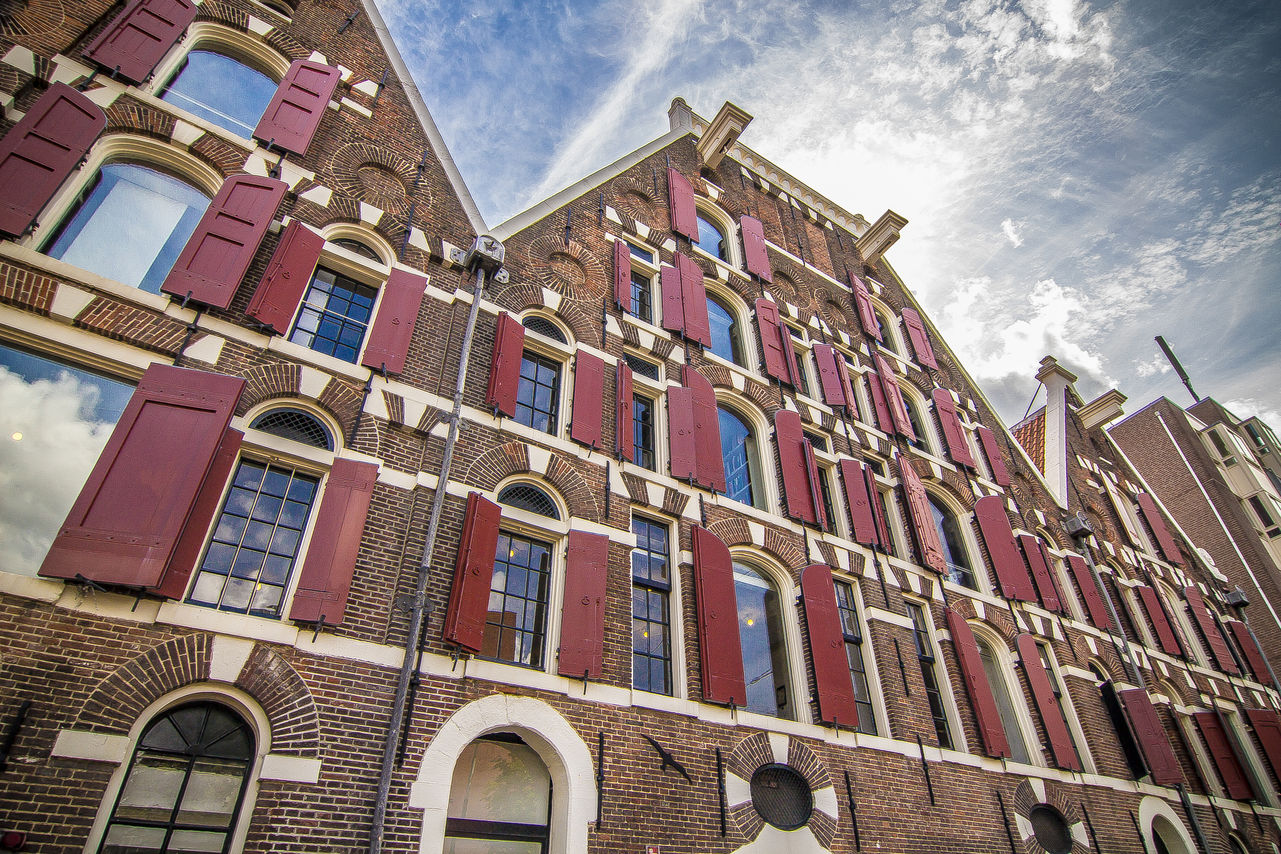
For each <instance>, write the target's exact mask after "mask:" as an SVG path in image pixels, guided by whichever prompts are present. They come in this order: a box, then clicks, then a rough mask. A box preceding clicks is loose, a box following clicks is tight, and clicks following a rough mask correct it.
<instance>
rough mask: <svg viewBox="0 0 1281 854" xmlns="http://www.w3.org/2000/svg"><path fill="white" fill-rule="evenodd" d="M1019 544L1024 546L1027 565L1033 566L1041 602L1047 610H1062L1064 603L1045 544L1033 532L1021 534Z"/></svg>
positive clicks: (1034, 580)
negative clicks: (1060, 599)
mask: <svg viewBox="0 0 1281 854" xmlns="http://www.w3.org/2000/svg"><path fill="white" fill-rule="evenodd" d="M1019 545H1021V546H1022V547H1023V557H1024V558H1026V559H1027V565H1028V566H1030V567H1031V568H1032V581H1033V582H1035V583H1036V591H1037V593H1039V594H1040V596H1041V604H1042V605H1044V606H1045V609H1046V610H1047V611H1059V610H1062V608H1063V603H1062V602H1060V601H1059V589H1058V585H1056V584H1055V583H1054V574H1053V572H1052V571H1051V569H1050V561H1049V559H1048V558H1047V557H1046V554H1045V551H1044V548H1045V546H1044V545H1043V544H1042V543H1041V541H1040V540H1038V539H1037V538H1036V537H1033V536H1032V535H1031V534H1019Z"/></svg>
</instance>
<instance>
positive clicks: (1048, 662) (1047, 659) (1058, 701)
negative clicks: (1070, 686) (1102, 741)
mask: <svg viewBox="0 0 1281 854" xmlns="http://www.w3.org/2000/svg"><path fill="white" fill-rule="evenodd" d="M1036 652H1037V654H1038V655H1039V656H1040V657H1041V666H1042V667H1044V668H1045V675H1046V676H1047V677H1049V680H1050V691H1051V692H1052V693H1053V694H1054V705H1056V706H1058V707H1059V714H1060V715H1062V716H1063V720H1064V721H1065V722H1067V731H1068V738H1070V739H1072V750H1073V752H1074V753H1076V759H1077V762H1078V763H1079V764H1080V765H1081V767H1082V768H1084V767H1086V766H1085V755H1084V754H1083V753H1082V752H1081V745H1080V744H1078V743H1077V740H1076V730H1075V729H1074V728H1073V727H1072V725H1071V723H1070V722H1071V721H1072V720H1073V716H1072V715H1069V714H1068V709H1067V707H1066V706H1065V705H1064V703H1063V685H1062V683H1061V682H1060V681H1059V674H1058V671H1057V670H1056V669H1055V667H1054V658H1053V656H1051V655H1050V650H1049V648H1048V647H1047V646H1046V645H1045V644H1044V643H1041V642H1039V641H1038V642H1037V644H1036Z"/></svg>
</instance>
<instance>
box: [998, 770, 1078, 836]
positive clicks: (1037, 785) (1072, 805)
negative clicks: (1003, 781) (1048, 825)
mask: <svg viewBox="0 0 1281 854" xmlns="http://www.w3.org/2000/svg"><path fill="white" fill-rule="evenodd" d="M1011 800H1012V802H1013V804H1014V811H1015V813H1017V815H1018V816H1019V817H1021V818H1022V819H1023V821H1021V822H1016V829H1017V830H1018V831H1019V832H1020V834H1021V835H1022V837H1023V840H1022V841H1023V846H1024V848H1023V850H1024V851H1027V852H1030V854H1041V852H1044V851H1045V848H1044V847H1042V846H1041V844H1040V843H1039V842H1037V841H1036V837H1035V836H1034V835H1033V832H1032V810H1033V809H1035V808H1036V807H1038V806H1050V807H1053V808H1054V809H1056V810H1058V812H1059V814H1060V815H1062V816H1063V821H1064V822H1066V823H1067V826H1068V827H1069V828H1070V829H1071V831H1072V837H1073V842H1072V851H1073V854H1076V852H1087V851H1092V850H1093V849H1092V848H1091V847H1090V846H1089V845H1088V844H1086V843H1085V842H1083V841H1082V840H1084V839H1085V838H1086V832H1085V831H1086V827H1085V816H1084V815H1083V814H1082V812H1081V809H1080V807H1079V806H1078V803H1077V802H1074V801H1071V800H1069V799H1068V798H1067V797H1066V796H1064V795H1063V793H1062V792H1059V791H1058V790H1055V789H1050V788H1049V787H1047V786H1046V785H1045V781H1044V780H1036V779H1029V780H1024V781H1023V782H1021V783H1019V785H1018V788H1017V789H1015V790H1014V797H1013V798H1012V799H1011ZM1077 825H1081V827H1079V828H1078V827H1077Z"/></svg>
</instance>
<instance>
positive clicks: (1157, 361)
mask: <svg viewBox="0 0 1281 854" xmlns="http://www.w3.org/2000/svg"><path fill="white" fill-rule="evenodd" d="M1171 370H1173V369H1172V368H1171V367H1170V363H1169V362H1167V361H1166V360H1165V357H1164V356H1155V357H1153V358H1152V359H1149V360H1148V361H1146V362H1136V363H1135V365H1134V372H1135V373H1136V374H1138V375H1139V376H1141V377H1151V376H1155V375H1157V374H1168V373H1170V371H1171Z"/></svg>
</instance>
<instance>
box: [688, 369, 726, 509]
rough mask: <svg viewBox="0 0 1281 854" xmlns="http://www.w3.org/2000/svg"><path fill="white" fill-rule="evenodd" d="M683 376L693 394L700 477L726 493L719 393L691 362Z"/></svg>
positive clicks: (696, 461)
mask: <svg viewBox="0 0 1281 854" xmlns="http://www.w3.org/2000/svg"><path fill="white" fill-rule="evenodd" d="M681 378H682V380H683V381H684V383H685V386H686V388H688V389H689V390H690V392H691V393H692V394H693V402H694V460H695V471H696V478H697V480H698V482H699V483H701V484H702V485H703V486H706V487H707V488H708V489H714V490H716V491H717V492H724V491H725V489H726V484H725V458H724V457H723V456H721V422H720V413H719V412H718V411H717V409H716V392H715V390H714V389H713V388H712V384H711V383H710V382H708V381H707V377H705V376H703V375H702V374H700V373H699V372H698V371H696V370H695V369H694V368H691V367H690V366H689V365H686V366H685V369H684V372H683V373H682V374H681Z"/></svg>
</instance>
